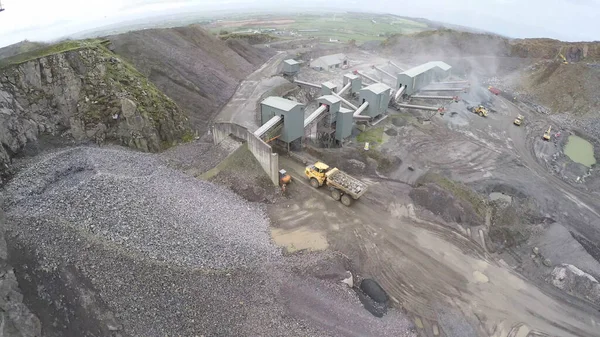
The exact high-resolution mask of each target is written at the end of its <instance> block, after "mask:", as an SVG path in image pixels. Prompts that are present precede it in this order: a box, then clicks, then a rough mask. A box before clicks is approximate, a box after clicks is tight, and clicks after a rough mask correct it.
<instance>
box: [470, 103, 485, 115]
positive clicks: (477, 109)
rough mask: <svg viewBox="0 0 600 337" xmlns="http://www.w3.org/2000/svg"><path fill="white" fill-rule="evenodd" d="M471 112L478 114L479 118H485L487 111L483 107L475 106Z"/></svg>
mask: <svg viewBox="0 0 600 337" xmlns="http://www.w3.org/2000/svg"><path fill="white" fill-rule="evenodd" d="M473 112H474V113H476V114H478V115H479V116H481V117H487V115H488V112H487V110H486V109H485V108H484V107H483V105H480V106H477V107H474V108H473Z"/></svg>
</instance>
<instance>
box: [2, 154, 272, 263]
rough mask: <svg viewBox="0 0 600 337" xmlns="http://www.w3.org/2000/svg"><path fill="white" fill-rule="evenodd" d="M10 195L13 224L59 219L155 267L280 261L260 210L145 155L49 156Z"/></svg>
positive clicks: (18, 181) (23, 173)
mask: <svg viewBox="0 0 600 337" xmlns="http://www.w3.org/2000/svg"><path fill="white" fill-rule="evenodd" d="M142 157H143V158H142ZM6 196H7V200H8V202H7V206H8V207H9V211H8V212H7V216H8V217H9V218H10V217H11V215H12V216H14V218H18V215H27V216H29V217H35V218H38V219H44V220H48V221H55V222H57V223H61V224H63V225H66V226H70V227H72V228H73V229H75V230H78V231H82V232H84V233H86V235H92V236H94V237H96V238H97V239H98V240H103V241H105V242H107V243H111V244H113V243H114V244H117V245H119V246H120V247H122V248H124V249H125V250H127V251H129V253H132V254H142V255H143V256H144V257H147V258H150V259H153V260H157V261H158V262H166V263H169V264H173V265H178V266H187V267H196V268H203V269H204V268H206V269H225V268H235V267H247V266H252V265H256V264H258V263H264V262H266V261H274V260H275V259H276V257H277V256H278V255H280V254H279V253H278V250H277V249H276V248H275V247H274V246H273V245H272V244H271V242H270V237H269V234H268V226H269V221H268V218H267V217H266V215H265V214H264V212H263V210H262V209H261V206H260V205H256V204H251V203H248V202H247V201H245V200H243V199H242V198H241V197H239V196H237V195H236V194H234V193H233V192H231V191H229V190H227V189H225V188H222V187H220V186H216V185H213V184H211V183H208V182H204V181H200V180H197V179H194V178H192V177H189V176H186V175H184V174H182V173H180V172H176V171H173V170H171V169H169V168H166V167H164V166H163V165H161V163H160V161H159V160H158V159H157V158H156V157H154V156H152V155H148V154H142V153H135V152H130V151H125V150H117V149H98V148H75V149H69V150H66V151H62V152H58V153H54V154H50V155H46V156H44V157H41V159H40V160H39V161H37V162H35V163H33V164H32V165H30V166H29V167H28V168H27V169H26V170H23V171H21V172H20V173H19V174H18V175H17V176H16V177H15V179H13V181H12V182H11V183H10V184H8V185H7V187H6Z"/></svg>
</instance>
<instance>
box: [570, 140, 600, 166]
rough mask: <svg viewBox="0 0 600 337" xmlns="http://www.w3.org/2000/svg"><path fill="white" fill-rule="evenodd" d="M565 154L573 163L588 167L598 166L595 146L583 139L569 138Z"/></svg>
mask: <svg viewBox="0 0 600 337" xmlns="http://www.w3.org/2000/svg"><path fill="white" fill-rule="evenodd" d="M565 154H566V155H567V156H568V157H569V158H571V160H572V161H574V162H576V163H579V164H582V165H585V166H587V167H591V166H592V165H594V164H596V158H594V146H593V145H592V144H591V143H590V142H588V141H587V140H585V139H583V138H581V137H577V136H569V139H568V141H567V145H565Z"/></svg>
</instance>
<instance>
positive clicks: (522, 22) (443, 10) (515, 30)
mask: <svg viewBox="0 0 600 337" xmlns="http://www.w3.org/2000/svg"><path fill="white" fill-rule="evenodd" d="M0 2H1V3H2V5H3V7H4V8H5V9H6V10H5V11H4V12H0V47H3V46H6V45H9V44H12V43H16V42H19V41H22V40H24V39H28V40H33V41H51V40H55V39H58V38H62V37H64V36H67V35H69V34H75V33H77V32H80V31H84V30H88V29H91V28H96V27H100V26H104V25H107V24H114V23H118V22H123V21H127V20H131V19H139V18H144V17H147V16H158V15H164V14H169V13H171V14H175V13H191V12H197V13H203V12H211V11H215V10H229V9H237V10H242V9H271V10H276V9H278V8H281V9H299V10H301V9H315V8H319V6H322V4H323V3H324V2H323V1H322V0H303V1H298V0H101V1H100V0H0ZM365 4H368V6H366V8H365ZM327 7H328V8H329V9H331V8H334V7H335V8H340V10H343V11H347V10H354V11H370V12H379V13H392V14H397V15H402V16H411V17H421V18H426V19H430V20H434V21H441V22H446V23H451V24H457V25H462V26H468V27H473V28H478V29H483V30H486V31H490V32H494V33H498V34H502V35H505V36H509V37H516V38H522V37H549V38H556V39H561V40H565V41H593V40H600V20H599V19H600V14H599V13H600V0H452V1H447V0H412V1H405V0H361V1H359V0H329V1H327Z"/></svg>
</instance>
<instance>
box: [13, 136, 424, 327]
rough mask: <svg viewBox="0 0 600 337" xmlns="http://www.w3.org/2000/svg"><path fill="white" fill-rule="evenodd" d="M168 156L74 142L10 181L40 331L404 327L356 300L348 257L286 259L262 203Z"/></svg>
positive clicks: (19, 247) (28, 294)
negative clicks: (172, 163) (186, 170)
mask: <svg viewBox="0 0 600 337" xmlns="http://www.w3.org/2000/svg"><path fill="white" fill-rule="evenodd" d="M184 152H185V151H184ZM170 157H171V158H172V157H173V155H171V156H170ZM164 160H165V159H164V157H161V156H157V155H148V154H141V153H135V152H131V151H127V150H124V149H119V148H105V149H99V148H94V147H86V148H71V149H66V150H60V151H56V152H53V153H49V154H46V155H42V156H39V157H36V158H34V159H32V160H29V161H27V162H26V163H24V166H23V167H22V169H21V170H20V171H19V173H18V174H17V175H16V176H15V177H14V178H13V179H12V180H11V182H10V183H9V184H8V185H7V186H6V188H5V190H4V191H3V193H4V195H5V196H6V199H7V202H6V205H5V206H4V209H5V210H6V213H7V230H8V232H7V236H8V238H9V240H8V241H9V245H8V250H9V258H10V262H11V263H14V265H16V266H18V267H17V270H16V275H17V277H18V279H19V280H20V283H21V284H20V286H21V288H22V289H23V291H24V293H25V300H24V301H25V303H26V304H27V305H28V306H29V307H30V308H32V310H33V311H34V312H36V314H37V315H38V316H39V317H40V320H41V322H42V327H43V334H44V335H45V336H92V335H112V336H117V335H120V336H164V335H166V334H173V333H174V334H178V335H198V334H204V335H210V336H232V335H244V334H252V335H277V336H301V335H302V336H305V335H311V336H329V335H340V334H343V335H356V336H413V333H412V332H411V326H412V324H411V323H410V322H408V321H407V320H406V319H405V318H403V317H404V316H402V315H400V314H399V313H397V312H395V311H393V310H392V311H390V313H389V314H388V315H387V316H386V317H385V318H384V319H383V320H380V319H377V318H375V317H374V316H372V315H371V314H370V313H369V312H367V311H366V310H364V309H363V308H362V306H361V304H360V301H359V300H358V297H356V294H354V292H353V291H352V290H350V289H349V288H347V286H346V285H345V284H344V283H341V282H340V281H341V280H342V279H344V278H346V277H347V274H346V271H347V269H346V268H348V266H347V262H344V259H340V258H339V257H335V254H333V255H332V257H329V258H328V257H327V256H329V255H330V254H329V253H327V254H324V255H323V254H304V255H302V257H288V258H284V257H283V256H282V255H281V251H280V249H278V248H277V247H276V246H274V245H273V244H272V243H271V240H270V237H269V233H268V226H269V220H268V218H267V217H266V214H265V213H264V209H263V206H262V205H261V204H257V203H250V202H247V201H245V200H243V199H242V198H241V197H239V196H237V195H236V194H234V193H233V192H230V191H228V190H227V189H225V188H223V187H220V186H217V185H214V184H212V183H209V182H205V181H202V180H198V179H195V178H193V177H190V176H188V175H185V174H183V173H180V172H177V171H174V170H172V169H169V168H167V167H166V166H164V164H163V162H164ZM19 167H21V166H19ZM319 270H320V272H319Z"/></svg>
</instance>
